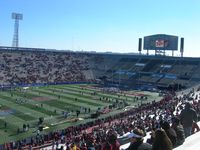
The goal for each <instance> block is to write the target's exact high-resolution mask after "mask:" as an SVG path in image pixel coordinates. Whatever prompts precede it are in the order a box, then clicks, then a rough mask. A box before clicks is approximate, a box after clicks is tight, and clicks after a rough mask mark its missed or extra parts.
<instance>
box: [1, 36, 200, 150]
mask: <svg viewBox="0 0 200 150" xmlns="http://www.w3.org/2000/svg"><path fill="white" fill-rule="evenodd" d="M177 38H178V37H175V38H174V36H173V37H172V38H171V36H170V35H152V36H147V37H144V49H148V50H153V49H154V50H155V51H156V48H159V52H155V53H156V55H148V53H147V54H145V55H142V54H140V53H138V55H129V54H107V53H91V52H73V51H59V50H49V49H39V48H22V47H0V57H1V59H0V61H1V75H0V78H1V81H0V85H1V91H0V93H1V94H0V99H1V101H0V133H1V139H0V144H1V146H2V149H9V148H11V149H19V148H22V149H28V148H29V147H30V146H31V147H32V148H33V149H40V148H45V147H48V146H50V147H51V146H54V145H56V143H57V144H58V145H59V144H64V143H68V146H69V145H73V143H75V144H76V145H77V146H78V145H79V146H80V147H81V146H82V145H80V143H82V142H83V141H84V143H85V144H87V145H88V146H92V145H93V144H94V143H93V142H94V141H96V142H95V144H96V146H98V144H99V145H100V144H102V142H103V141H102V140H106V139H107V138H110V136H111V135H113V134H114V133H115V134H116V137H118V138H119V141H120V143H122V145H123V144H125V143H126V142H127V141H126V140H124V138H121V137H123V135H124V134H127V133H128V132H131V129H133V127H138V128H140V129H142V130H144V131H145V132H150V131H152V130H155V129H156V128H159V127H160V126H161V124H159V123H160V122H161V121H163V122H164V121H167V122H168V123H170V124H171V123H172V120H173V118H174V117H175V116H176V115H178V114H179V112H180V111H181V110H182V109H183V106H184V104H185V102H186V99H188V98H189V100H190V101H191V102H193V103H192V104H193V105H194V107H195V108H196V111H197V113H198V110H199V109H198V108H199V101H195V100H198V91H199V87H198V85H199V81H200V72H199V70H200V59H199V58H190V57H174V56H165V55H162V54H164V52H161V50H163V51H165V50H168V49H171V50H174V49H177V44H178V42H177ZM170 40H171V41H170ZM181 45H182V47H183V43H181ZM141 47H142V42H141V39H139V45H138V50H139V52H140V50H141ZM157 53H158V54H157ZM183 68H184V69H183ZM175 112H176V113H175ZM197 127H198V126H197ZM195 129H196V128H195ZM197 129H198V130H199V128H197ZM194 132H196V130H195V131H194ZM111 137H112V136H111ZM91 140H92V141H91ZM93 140H94V141H93ZM115 140H117V139H115ZM91 142H92V143H91ZM173 142H174V141H173ZM173 142H172V144H174V143H173ZM175 142H176V141H175ZM90 144H92V145H90ZM176 144H177V143H175V145H173V146H176ZM55 147H56V146H55Z"/></svg>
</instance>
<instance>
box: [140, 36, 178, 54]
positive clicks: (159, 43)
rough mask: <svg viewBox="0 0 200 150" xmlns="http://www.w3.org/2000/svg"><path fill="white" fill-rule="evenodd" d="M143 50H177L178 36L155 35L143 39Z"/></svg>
mask: <svg viewBox="0 0 200 150" xmlns="http://www.w3.org/2000/svg"><path fill="white" fill-rule="evenodd" d="M144 49H145V50H177V49H178V36H171V35H165V34H157V35H152V36H146V37H144Z"/></svg>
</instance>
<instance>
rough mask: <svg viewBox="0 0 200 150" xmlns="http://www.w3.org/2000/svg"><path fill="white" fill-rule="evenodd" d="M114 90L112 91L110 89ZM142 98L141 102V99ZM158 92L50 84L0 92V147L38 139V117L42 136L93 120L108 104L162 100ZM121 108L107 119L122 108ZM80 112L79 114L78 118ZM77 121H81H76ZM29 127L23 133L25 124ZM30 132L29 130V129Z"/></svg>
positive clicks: (117, 108) (114, 109)
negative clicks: (29, 139) (35, 137)
mask: <svg viewBox="0 0 200 150" xmlns="http://www.w3.org/2000/svg"><path fill="white" fill-rule="evenodd" d="M111 90H113V89H111ZM141 97H142V99H141ZM160 99H162V97H160V96H159V94H158V93H153V92H144V91H142V92H141V91H116V89H114V90H113V91H110V89H107V88H106V89H104V88H100V87H98V86H97V85H91V84H89V85H88V84H69V85H51V86H41V87H19V88H16V89H11V90H6V91H1V92H0V136H1V138H0V144H2V143H5V142H8V141H15V140H18V139H22V138H25V137H30V136H35V135H36V133H37V129H38V125H37V124H38V120H39V118H40V117H41V118H44V121H43V123H42V126H43V127H46V128H45V129H44V130H43V131H42V133H47V132H49V131H53V130H57V129H64V128H66V127H68V126H71V125H77V124H81V123H84V122H88V121H91V120H93V119H91V118H90V114H91V113H95V112H96V111H97V110H98V111H102V110H105V108H108V106H109V105H113V104H114V103H115V104H116V102H117V104H120V105H121V104H122V102H123V104H124V103H126V104H128V105H131V106H133V105H134V106H136V107H137V106H138V105H139V104H140V103H141V102H142V103H146V102H150V101H152V100H156V101H159V100H160ZM119 107H122V106H118V107H115V108H113V109H112V111H111V112H109V113H107V114H103V115H100V117H105V116H108V115H112V114H116V113H119V112H121V111H124V110H123V109H119ZM77 111H80V115H79V116H78V117H77ZM76 118H82V119H81V120H79V121H74V119H76ZM24 124H25V125H26V127H27V125H28V126H29V129H28V131H23V125H24ZM26 129H27V128H26Z"/></svg>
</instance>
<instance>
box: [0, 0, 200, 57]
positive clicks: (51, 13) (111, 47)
mask: <svg viewBox="0 0 200 150" xmlns="http://www.w3.org/2000/svg"><path fill="white" fill-rule="evenodd" d="M12 12H18V13H22V14H23V16H24V19H23V20H22V21H20V28H19V46H22V47H41V48H51V49H72V50H76V51H79V50H84V51H98V52H106V51H111V52H124V53H128V52H137V49H138V38H140V37H144V36H147V35H152V34H170V35H177V36H179V38H180V37H184V38H185V52H184V56H196V57H200V48H199V47H200V46H199V43H200V0H165V1H164V0H0V45H2V46H11V45H12V38H13V32H14V20H12V19H11V13H12ZM143 53H145V51H143ZM170 54H171V53H170ZM175 55H180V53H179V51H177V52H176V53H175Z"/></svg>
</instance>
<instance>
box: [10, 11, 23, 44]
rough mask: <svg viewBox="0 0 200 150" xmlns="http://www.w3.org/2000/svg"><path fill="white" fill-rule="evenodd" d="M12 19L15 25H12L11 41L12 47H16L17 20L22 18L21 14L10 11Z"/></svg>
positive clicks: (17, 38) (17, 37) (17, 40)
mask: <svg viewBox="0 0 200 150" xmlns="http://www.w3.org/2000/svg"><path fill="white" fill-rule="evenodd" d="M11 17H12V19H14V20H15V26H14V35H13V42H12V46H13V47H18V44H19V35H18V33H19V20H22V19H23V15H22V14H19V13H12V16H11Z"/></svg>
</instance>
